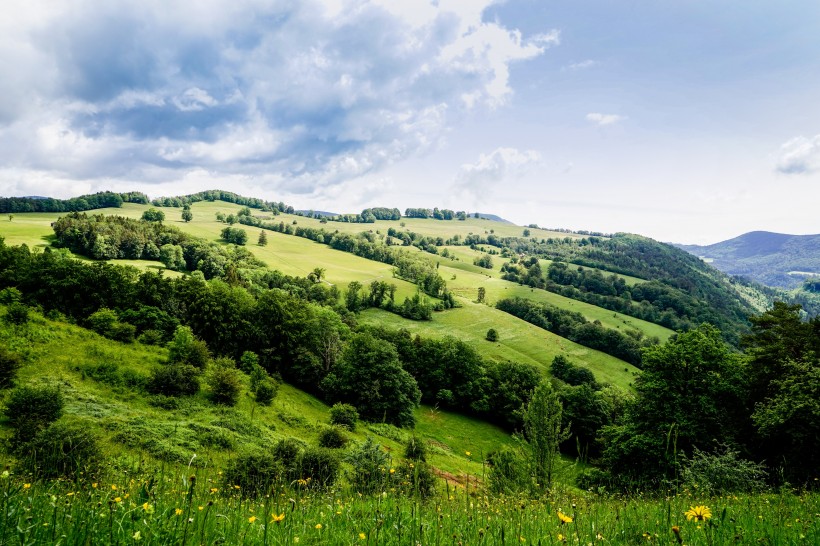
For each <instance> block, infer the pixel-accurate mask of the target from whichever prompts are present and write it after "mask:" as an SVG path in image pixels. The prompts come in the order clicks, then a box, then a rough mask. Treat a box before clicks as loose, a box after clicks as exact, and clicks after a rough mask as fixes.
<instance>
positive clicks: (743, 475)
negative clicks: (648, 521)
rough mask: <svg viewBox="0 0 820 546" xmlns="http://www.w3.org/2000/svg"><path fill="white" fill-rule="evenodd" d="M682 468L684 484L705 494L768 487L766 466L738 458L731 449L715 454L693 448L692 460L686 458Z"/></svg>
mask: <svg viewBox="0 0 820 546" xmlns="http://www.w3.org/2000/svg"><path fill="white" fill-rule="evenodd" d="M681 469H682V476H683V483H684V484H685V485H688V486H689V487H690V488H697V489H698V490H700V491H701V492H702V493H703V494H704V495H724V494H727V493H751V492H755V491H761V490H763V489H764V488H765V487H766V477H767V472H766V470H765V467H764V466H763V465H761V464H758V463H755V462H753V461H749V460H746V459H741V458H739V457H738V452H737V451H735V450H733V449H731V448H729V447H728V446H724V447H723V450H722V451H721V452H716V453H706V452H705V451H701V450H699V449H698V448H694V450H693V452H692V456H691V457H685V456H684V457H683V460H682V462H681Z"/></svg>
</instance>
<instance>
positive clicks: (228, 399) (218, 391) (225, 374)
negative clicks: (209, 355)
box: [206, 358, 242, 406]
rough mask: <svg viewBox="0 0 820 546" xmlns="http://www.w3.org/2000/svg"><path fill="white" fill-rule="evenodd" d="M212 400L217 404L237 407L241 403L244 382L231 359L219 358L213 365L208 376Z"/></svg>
mask: <svg viewBox="0 0 820 546" xmlns="http://www.w3.org/2000/svg"><path fill="white" fill-rule="evenodd" d="M206 380H207V383H208V388H209V389H210V391H211V394H210V398H211V400H212V401H213V402H214V403H215V404H222V405H225V406H235V405H236V403H237V402H238V401H239V392H240V391H241V390H242V382H241V380H240V379H239V370H237V369H236V364H235V363H234V361H233V360H231V359H230V358H218V359H216V360H214V361H213V363H212V364H211V367H210V370H209V371H208V376H207V379H206Z"/></svg>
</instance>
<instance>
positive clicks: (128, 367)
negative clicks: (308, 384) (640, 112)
mask: <svg viewBox="0 0 820 546" xmlns="http://www.w3.org/2000/svg"><path fill="white" fill-rule="evenodd" d="M2 314H5V308H4V307H3V306H0V315H2ZM0 344H2V345H3V346H4V347H6V348H7V349H9V350H13V351H15V352H18V353H20V354H23V355H24V356H25V363H24V365H23V367H22V368H21V370H20V372H19V375H18V379H17V383H18V384H22V385H53V386H57V387H58V388H59V389H60V390H61V391H62V393H63V395H64V397H65V399H66V407H65V413H66V415H67V416H68V417H69V418H73V419H79V420H81V421H82V422H83V423H86V425H87V426H89V427H91V429H92V430H93V431H94V432H96V433H97V434H98V435H99V436H100V438H102V440H103V444H104V446H105V448H104V449H105V451H106V454H107V455H108V456H110V457H113V458H116V457H118V456H126V457H132V456H137V455H140V456H142V457H148V458H149V459H151V460H154V461H157V464H159V463H161V462H162V461H165V462H166V463H170V464H172V465H179V466H180V467H182V466H185V465H187V464H189V463H190V462H191V461H192V459H193V462H192V463H191V464H193V465H194V466H197V467H208V466H212V465H216V466H217V467H222V466H224V465H225V463H226V461H227V460H229V459H230V458H231V457H233V456H235V454H236V453H238V452H241V451H243V450H247V449H248V448H252V447H257V448H260V449H268V448H269V447H270V446H271V445H272V444H273V443H274V442H275V441H276V440H278V439H280V438H291V437H293V438H298V439H300V440H302V441H304V442H307V443H311V444H315V443H316V438H317V435H318V433H319V432H320V431H321V430H322V429H323V428H324V427H325V426H326V425H327V423H328V420H329V414H328V409H329V408H328V407H327V406H326V405H325V404H324V403H322V402H321V401H320V400H318V399H316V398H315V397H313V396H310V395H309V394H306V393H304V392H302V391H300V390H298V389H295V388H293V387H291V386H289V385H287V384H282V385H281V387H280V389H279V393H278V395H277V397H276V398H275V399H274V401H273V403H272V404H271V405H270V406H267V407H266V406H262V405H259V404H256V403H254V402H253V399H252V397H251V395H250V394H249V392H248V377H247V376H244V375H243V392H242V395H241V397H240V400H239V403H238V404H237V405H236V406H235V407H233V408H228V407H225V406H218V405H215V404H213V403H212V402H211V401H210V400H209V399H208V392H207V390H203V391H202V392H200V393H199V394H197V395H195V396H191V397H183V398H180V399H166V398H164V397H157V396H152V395H148V394H146V393H145V392H144V391H143V390H142V389H141V388H139V386H138V384H139V383H140V381H142V379H141V378H146V377H148V376H149V375H150V373H151V370H152V369H153V368H154V367H156V366H160V365H162V363H163V362H165V361H166V360H167V359H168V351H167V350H166V349H165V348H160V347H155V346H146V345H142V344H140V343H130V344H124V343H118V342H115V341H111V340H108V339H105V338H103V337H101V336H99V335H97V334H96V333H93V332H91V331H89V330H86V329H83V328H80V327H77V326H74V325H70V324H66V323H63V322H54V321H51V320H48V319H45V318H43V317H42V316H41V315H39V314H37V313H32V316H31V319H30V321H29V323H28V324H27V325H24V326H13V325H9V324H8V323H6V322H4V321H0ZM0 392H2V391H0ZM416 419H417V425H416V428H415V430H414V431H412V432H410V431H407V430H401V429H398V428H395V427H392V426H390V425H379V424H375V425H370V426H368V425H366V424H365V423H361V424H360V425H361V426H359V427H358V428H357V430H356V431H355V432H352V433H348V436H349V438H350V440H351V441H353V442H362V441H364V440H365V438H366V437H368V436H372V437H374V438H375V439H376V440H377V441H378V442H379V443H381V444H382V445H384V446H386V447H387V448H388V449H390V450H392V451H393V452H394V453H396V454H397V455H396V457H398V454H400V453H401V451H402V449H403V447H402V444H403V442H405V441H406V440H407V439H409V438H410V435H411V434H412V435H415V436H416V437H417V438H419V439H421V440H422V441H423V442H426V443H428V444H429V445H430V458H429V460H430V462H431V463H432V464H433V465H434V466H435V467H436V468H438V469H440V470H442V471H445V472H449V473H450V474H453V475H454V476H460V475H462V474H471V475H481V472H482V464H481V461H482V457H481V454H486V453H489V452H490V451H493V450H496V449H498V448H500V447H501V446H504V445H510V443H511V441H512V440H511V438H510V436H509V434H507V433H506V432H504V431H503V430H501V429H500V428H498V427H495V426H493V425H489V424H487V423H484V422H481V421H478V420H476V419H472V418H470V417H466V416H462V415H457V414H452V413H448V412H445V411H441V410H438V409H434V408H431V407H429V406H422V407H419V408H418V409H417V410H416ZM2 424H4V422H3V421H0V425H2ZM0 430H2V431H3V434H4V435H6V436H7V435H8V428H6V427H5V426H3V427H0ZM467 452H470V453H471V454H472V453H475V454H476V456H468V455H466V453H467ZM194 456H195V457H194Z"/></svg>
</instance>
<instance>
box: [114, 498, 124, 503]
mask: <svg viewBox="0 0 820 546" xmlns="http://www.w3.org/2000/svg"><path fill="white" fill-rule="evenodd" d="M114 502H122V497H114Z"/></svg>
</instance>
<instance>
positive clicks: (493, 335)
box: [485, 328, 498, 342]
mask: <svg viewBox="0 0 820 546" xmlns="http://www.w3.org/2000/svg"><path fill="white" fill-rule="evenodd" d="M485 339H486V340H487V341H492V342H496V341H498V332H497V331H496V330H495V328H490V329H489V330H487V335H486V336H485Z"/></svg>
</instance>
